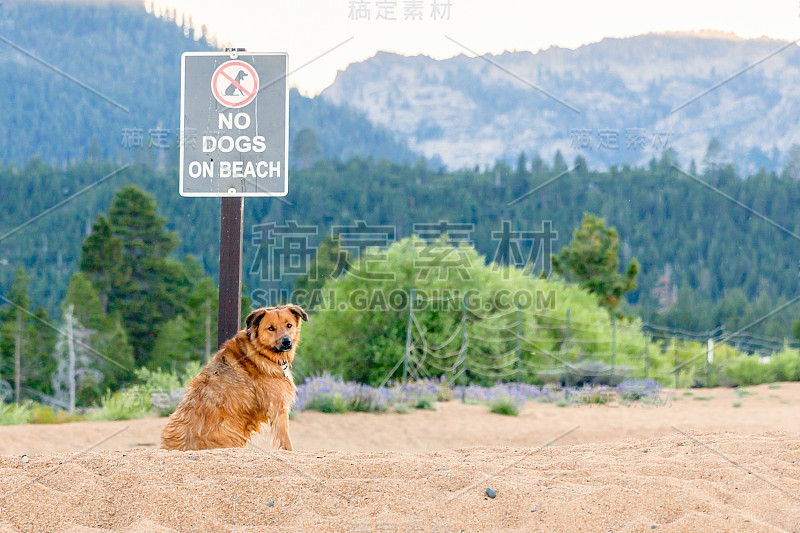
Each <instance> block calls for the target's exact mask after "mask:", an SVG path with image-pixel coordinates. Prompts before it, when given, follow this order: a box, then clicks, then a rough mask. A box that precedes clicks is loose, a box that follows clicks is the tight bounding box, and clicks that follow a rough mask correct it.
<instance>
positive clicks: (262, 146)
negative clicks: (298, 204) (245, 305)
mask: <svg viewBox="0 0 800 533" xmlns="http://www.w3.org/2000/svg"><path fill="white" fill-rule="evenodd" d="M288 68H289V59H288V56H287V55H286V54H284V53H278V54H263V53H247V52H246V51H245V50H244V49H243V48H235V49H233V48H229V49H226V51H225V53H219V52H187V53H185V54H183V56H182V57H181V142H180V193H181V196H204V197H221V198H222V205H221V217H220V232H219V237H220V250H219V316H218V326H217V345H218V346H221V345H222V344H223V343H224V342H225V341H226V340H227V339H230V338H231V337H233V336H234V335H236V332H238V331H239V326H240V322H241V315H242V312H241V307H242V239H243V235H244V197H245V196H285V195H286V193H287V192H288V183H289V182H288V175H287V171H288V168H287V165H288V153H289V152H288V145H289V143H288V140H289V90H288V82H287V76H288Z"/></svg>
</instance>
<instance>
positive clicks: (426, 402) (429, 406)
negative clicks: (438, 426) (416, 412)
mask: <svg viewBox="0 0 800 533" xmlns="http://www.w3.org/2000/svg"><path fill="white" fill-rule="evenodd" d="M414 408H415V409H425V410H427V411H435V410H436V405H434V402H433V400H431V399H430V398H428V397H426V396H420V397H419V398H418V399H417V403H416V404H415V405H414Z"/></svg>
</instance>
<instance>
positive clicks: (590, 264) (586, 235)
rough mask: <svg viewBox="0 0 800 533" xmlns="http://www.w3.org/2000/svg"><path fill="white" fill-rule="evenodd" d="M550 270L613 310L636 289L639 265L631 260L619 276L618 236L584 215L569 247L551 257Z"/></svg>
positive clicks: (599, 220) (614, 231) (602, 221)
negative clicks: (598, 297)
mask: <svg viewBox="0 0 800 533" xmlns="http://www.w3.org/2000/svg"><path fill="white" fill-rule="evenodd" d="M552 261H553V270H555V271H556V272H557V273H559V274H562V275H564V276H566V277H567V278H568V279H569V280H570V281H573V282H575V283H579V284H580V285H581V286H583V287H584V288H585V289H587V290H588V291H589V292H592V293H594V294H597V295H598V296H600V304H601V305H603V306H604V307H606V308H608V309H609V310H612V311H613V310H614V309H616V307H617V305H619V302H620V299H621V298H622V296H623V295H624V294H625V293H626V292H629V291H631V290H633V289H635V288H636V276H637V275H638V274H639V262H638V261H637V260H636V259H635V258H634V259H632V260H631V262H630V263H629V264H628V267H627V268H626V269H625V273H624V274H620V273H619V262H620V261H619V234H618V233H617V230H615V229H614V228H609V227H607V226H606V225H605V221H604V220H603V219H601V218H598V217H596V216H593V215H591V214H589V213H585V214H584V216H583V224H582V225H581V227H580V228H579V229H577V230H575V233H574V234H573V236H572V240H571V241H570V243H569V246H565V247H564V248H563V249H562V250H561V253H559V254H558V255H554V256H553V257H552Z"/></svg>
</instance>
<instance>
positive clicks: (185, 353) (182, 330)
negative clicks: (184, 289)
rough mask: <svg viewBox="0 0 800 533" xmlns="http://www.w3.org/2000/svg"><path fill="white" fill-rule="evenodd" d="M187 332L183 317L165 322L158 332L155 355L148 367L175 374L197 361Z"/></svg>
mask: <svg viewBox="0 0 800 533" xmlns="http://www.w3.org/2000/svg"><path fill="white" fill-rule="evenodd" d="M186 332H187V327H186V320H185V319H184V318H183V315H177V316H176V317H174V318H172V319H171V320H168V321H167V322H165V323H164V325H163V326H161V328H159V330H158V336H157V337H156V341H155V343H154V344H153V353H152V356H151V358H150V360H149V361H148V365H147V366H148V367H149V368H151V369H153V370H157V369H162V370H168V371H170V372H175V371H176V370H178V369H182V368H183V367H184V366H185V365H186V363H187V362H189V361H191V360H192V359H195V358H194V357H193V355H194V354H192V349H191V348H192V347H191V345H190V344H189V340H188V338H187V335H186Z"/></svg>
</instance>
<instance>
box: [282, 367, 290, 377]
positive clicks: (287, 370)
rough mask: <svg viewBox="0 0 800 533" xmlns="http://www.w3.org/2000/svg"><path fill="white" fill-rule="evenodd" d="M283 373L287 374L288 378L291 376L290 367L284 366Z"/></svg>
mask: <svg viewBox="0 0 800 533" xmlns="http://www.w3.org/2000/svg"><path fill="white" fill-rule="evenodd" d="M283 375H284V376H286V377H287V378H288V377H289V369H288V368H284V369H283Z"/></svg>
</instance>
